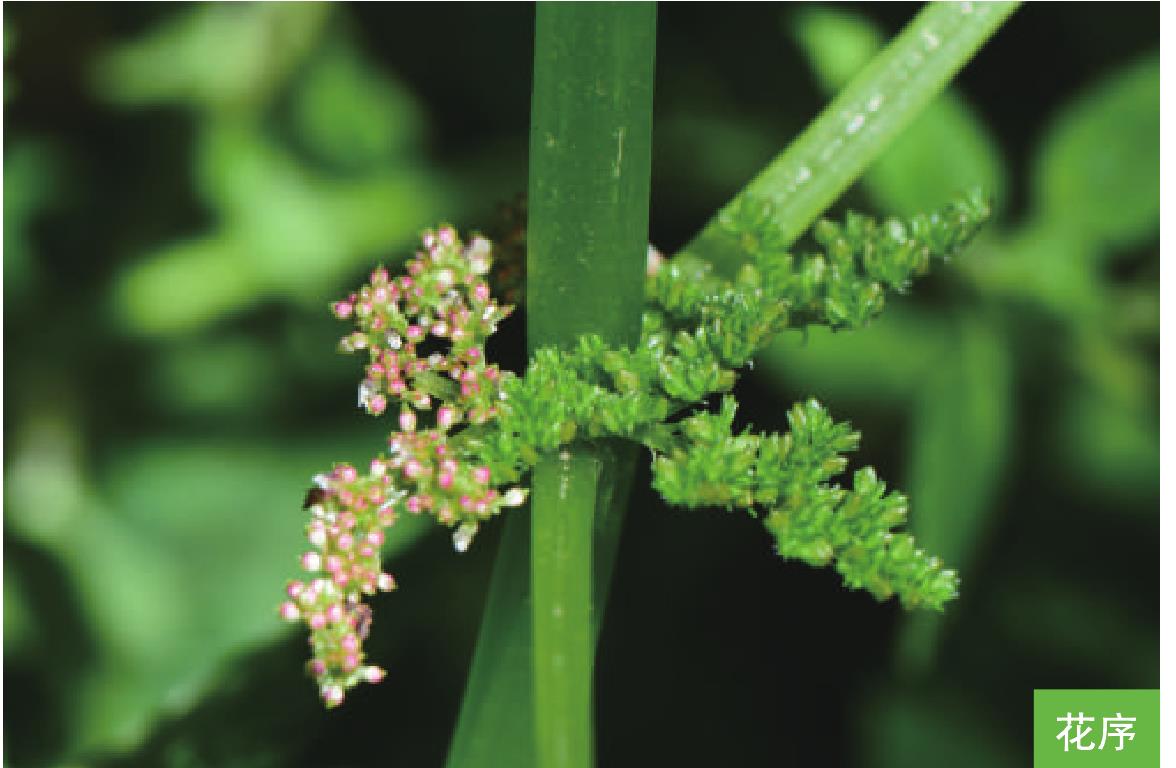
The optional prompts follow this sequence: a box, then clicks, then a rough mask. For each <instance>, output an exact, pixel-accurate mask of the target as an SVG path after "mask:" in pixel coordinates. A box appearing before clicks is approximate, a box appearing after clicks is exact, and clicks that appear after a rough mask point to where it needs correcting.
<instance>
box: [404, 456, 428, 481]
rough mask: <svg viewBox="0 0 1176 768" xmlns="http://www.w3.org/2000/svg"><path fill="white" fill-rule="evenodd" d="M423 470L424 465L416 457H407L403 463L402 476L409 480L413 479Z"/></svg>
mask: <svg viewBox="0 0 1176 768" xmlns="http://www.w3.org/2000/svg"><path fill="white" fill-rule="evenodd" d="M422 472H424V467H423V466H421V463H420V462H419V461H417V460H416V459H409V460H408V462H407V463H405V465H404V476H405V477H407V478H408V479H409V480H415V479H416V478H418V477H420V476H421V473H422Z"/></svg>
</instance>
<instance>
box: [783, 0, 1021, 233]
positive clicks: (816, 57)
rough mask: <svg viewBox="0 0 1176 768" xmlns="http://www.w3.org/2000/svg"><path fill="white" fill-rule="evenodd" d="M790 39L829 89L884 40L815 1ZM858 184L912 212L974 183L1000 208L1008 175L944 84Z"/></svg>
mask: <svg viewBox="0 0 1176 768" xmlns="http://www.w3.org/2000/svg"><path fill="white" fill-rule="evenodd" d="M794 36H795V38H796V40H797V42H798V43H799V44H800V47H801V49H802V50H803V52H804V54H805V55H806V56H807V57H808V59H809V62H810V63H811V64H812V66H813V69H814V70H815V72H816V75H817V79H818V82H819V83H820V84H821V86H822V88H823V89H824V91H825V92H826V93H829V94H833V93H836V92H837V90H838V89H840V88H841V87H842V86H844V85H845V84H846V83H847V82H849V80H850V78H852V77H853V76H854V75H855V74H857V72H858V70H859V69H861V68H862V67H863V66H865V64H866V63H867V62H869V61H870V59H871V58H872V57H873V56H874V54H875V53H877V52H878V50H880V49H881V47H882V44H883V42H884V40H883V37H882V35H881V33H880V32H879V31H878V30H877V28H876V27H874V26H873V25H872V24H871V23H870V22H868V21H866V20H865V19H864V18H862V17H860V16H858V15H856V14H854V13H852V12H848V11H845V10H843V9H836V10H834V9H829V8H821V7H819V6H806V7H805V8H804V10H803V11H801V12H800V13H798V14H797V16H796V18H795V28H794ZM861 184H862V185H863V186H864V187H865V188H866V190H867V191H868V192H869V193H870V195H871V196H872V197H873V198H874V199H875V200H876V201H877V202H878V204H879V205H880V206H881V207H883V208H885V209H886V210H887V212H888V213H893V214H897V215H901V216H911V215H914V214H916V213H920V212H922V211H928V210H934V209H936V208H938V207H939V206H941V205H943V203H944V202H945V201H946V200H950V199H952V198H954V197H957V196H959V194H960V193H961V192H963V191H965V190H967V189H970V188H973V187H977V186H978V187H981V188H983V189H984V190H985V191H986V192H987V193H988V194H989V195H990V196H991V199H992V200H993V201H994V204H995V206H996V207H997V208H998V209H999V208H1000V206H1001V204H1002V201H1003V200H1004V198H1005V187H1006V178H1005V171H1004V161H1003V158H1002V157H1001V154H1000V149H999V147H998V146H997V144H996V141H995V140H994V139H993V137H992V135H991V134H990V133H989V132H988V130H987V129H986V128H985V126H984V123H983V121H982V120H981V119H980V117H979V116H978V115H977V114H976V113H975V112H974V110H973V109H972V108H971V107H970V106H969V105H968V103H967V102H966V101H965V100H964V99H962V98H960V96H959V95H958V92H957V91H956V90H954V89H949V90H948V91H945V92H944V94H943V95H942V96H940V97H939V98H937V99H935V100H934V101H932V102H931V103H930V104H929V105H928V106H927V108H926V109H925V110H924V111H923V113H922V114H921V115H920V116H919V117H918V118H917V119H916V120H915V121H914V122H913V123H911V125H910V127H909V128H907V129H906V130H905V131H904V132H903V133H902V134H901V135H900V136H899V137H898V138H897V139H896V140H895V142H894V144H893V145H892V146H891V148H890V149H888V150H887V151H886V152H885V153H884V154H883V155H882V156H881V157H880V158H878V160H877V162H875V163H874V165H873V166H872V167H871V168H870V169H869V171H867V172H866V174H865V175H864V176H863V177H862V179H861Z"/></svg>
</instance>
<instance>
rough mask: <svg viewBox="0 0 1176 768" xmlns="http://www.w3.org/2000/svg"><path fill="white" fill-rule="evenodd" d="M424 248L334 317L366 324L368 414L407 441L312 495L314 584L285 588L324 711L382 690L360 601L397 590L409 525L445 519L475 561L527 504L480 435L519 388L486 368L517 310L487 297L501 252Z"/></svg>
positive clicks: (475, 247)
mask: <svg viewBox="0 0 1176 768" xmlns="http://www.w3.org/2000/svg"><path fill="white" fill-rule="evenodd" d="M421 244H422V249H421V250H420V251H418V252H417V253H416V255H415V257H414V258H412V259H410V260H409V261H408V262H407V263H406V265H405V271H406V273H405V274H403V275H401V276H399V277H393V276H392V275H390V274H389V272H388V270H387V269H385V268H384V267H379V268H377V269H376V270H374V271H373V272H372V274H371V280H370V282H369V283H368V284H366V285H364V286H363V287H362V288H360V289H359V290H358V291H356V292H355V293H352V294H351V295H349V296H348V297H347V298H346V299H343V300H341V301H338V302H336V303H335V304H334V305H333V308H332V309H333V312H334V314H335V316H336V317H338V318H339V319H341V320H349V321H353V322H354V323H355V325H356V330H354V331H353V332H351V333H348V334H347V335H346V336H344V337H343V339H342V340H341V341H340V349H341V350H342V351H344V352H353V353H354V352H366V353H367V355H368V362H367V365H366V366H365V369H364V378H363V380H362V381H361V382H360V384H359V397H358V401H359V406H360V407H361V408H363V409H364V410H365V411H366V412H367V413H369V414H371V415H373V416H382V415H384V414H386V413H388V412H389V411H394V412H395V413H396V426H397V428H396V429H394V430H393V431H392V432H391V433H390V435H389V437H388V451H387V453H386V454H381V455H380V456H378V457H376V458H375V459H373V460H372V461H371V465H370V467H369V469H368V472H367V474H366V475H363V476H361V475H360V474H359V472H358V471H357V470H356V469H355V467H353V466H351V465H348V464H340V465H338V466H336V467H335V469H334V470H333V471H332V472H331V473H330V474H326V475H319V476H317V477H315V478H314V487H313V488H312V489H311V491H310V492H309V493H308V496H307V503H306V505H305V506H306V508H307V510H308V511H309V513H310V520H309V522H308V523H307V524H306V538H307V541H308V542H309V543H310V544H311V546H312V549H310V550H308V551H307V552H306V553H305V554H304V555H303V556H302V568H303V570H304V571H306V572H307V574H308V576H307V579H306V580H295V581H291V582H289V583H288V584H287V588H286V591H287V596H288V598H289V599H288V600H287V601H286V602H284V603H282V605H281V608H280V613H281V615H282V617H283V618H285V619H286V620H288V621H293V622H298V621H301V622H303V623H305V624H306V626H307V627H308V628H309V630H310V646H311V649H312V654H313V657H312V659H311V661H310V663H309V670H310V673H311V674H312V675H313V677H314V678H315V680H316V682H317V683H318V685H319V690H320V693H321V695H322V697H323V700H324V702H325V703H326V704H327V706H337V705H339V704H340V703H342V701H343V697H344V695H345V693H346V691H347V690H348V689H350V688H352V687H353V686H355V685H358V684H359V683H361V682H370V683H374V682H379V681H380V680H381V679H383V677H384V671H383V670H382V669H381V668H379V667H377V666H374V665H370V664H365V663H364V660H365V655H364V651H363V641H364V640H365V639H366V638H367V635H368V632H369V630H370V627H371V610H370V608H369V607H368V606H367V605H366V604H365V603H364V602H363V600H364V598H365V597H368V596H371V595H374V594H376V593H377V592H380V591H389V590H391V589H393V588H395V580H394V579H393V577H392V576H391V574H388V573H386V572H384V571H383V569H382V565H381V559H380V549H381V547H382V546H383V544H384V539H385V530H386V529H387V528H389V527H391V526H392V525H394V524H395V522H396V520H397V518H398V517H399V515H401V514H405V513H407V514H415V515H419V514H430V515H432V516H434V517H435V518H436V520H437V521H438V522H439V523H441V524H443V525H446V526H448V527H451V528H453V529H454V533H453V544H454V548H455V549H456V550H457V551H459V552H464V551H465V550H466V549H467V548H468V547H469V545H470V543H471V541H472V540H473V537H474V534H475V533H476V532H477V530H478V524H479V522H480V521H482V520H485V519H486V518H488V517H491V516H493V515H496V514H498V513H499V512H500V511H501V510H502V509H503V508H507V507H517V506H519V505H520V504H522V503H523V501H525V499H526V491H524V490H523V489H521V488H517V487H511V488H505V489H504V488H500V486H501V485H503V482H504V479H503V478H499V479H497V480H496V478H495V477H494V476H493V475H492V473H491V469H490V467H489V466H487V465H486V464H485V463H484V462H482V461H480V460H479V457H478V454H477V452H476V450H475V449H476V447H477V446H478V444H479V443H478V440H477V438H476V437H472V436H471V434H472V433H471V431H470V427H481V426H484V425H487V424H489V423H491V422H493V421H494V420H495V419H496V418H497V417H498V415H499V407H500V403H501V401H502V400H503V399H504V398H505V393H504V391H503V383H504V380H505V379H507V378H509V377H510V374H508V373H504V372H502V371H501V370H499V368H498V366H496V365H490V364H487V362H486V359H485V343H486V339H487V338H489V337H490V335H491V334H493V333H494V332H495V330H496V329H497V326H498V323H499V322H501V321H502V320H503V319H504V318H505V317H507V316H508V315H509V314H510V313H511V311H512V310H513V307H511V306H504V305H501V304H499V303H498V302H497V301H495V299H494V298H493V297H492V296H491V295H490V286H489V284H488V283H487V282H486V280H485V275H486V274H487V273H488V272H489V271H490V268H491V264H492V247H491V244H490V242H489V241H488V240H486V239H485V238H482V237H478V236H475V237H474V238H472V239H471V241H470V243H469V244H468V245H467V244H464V243H463V242H462V241H461V239H460V238H458V236H457V233H456V232H455V231H454V229H453V228H452V227H448V226H442V227H439V228H438V229H436V230H429V231H426V232H425V233H424V234H423V235H422V237H421Z"/></svg>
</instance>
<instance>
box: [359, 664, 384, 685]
mask: <svg viewBox="0 0 1176 768" xmlns="http://www.w3.org/2000/svg"><path fill="white" fill-rule="evenodd" d="M385 674H386V673H385V672H384V670H382V669H380V668H379V667H364V668H363V679H364V680H366V681H368V682H369V683H372V684H375V683H378V682H380V681H381V680H383V679H384V675H385Z"/></svg>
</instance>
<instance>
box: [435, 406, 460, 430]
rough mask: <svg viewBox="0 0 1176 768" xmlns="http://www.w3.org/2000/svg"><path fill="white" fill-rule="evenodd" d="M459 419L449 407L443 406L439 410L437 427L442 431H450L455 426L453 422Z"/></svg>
mask: <svg viewBox="0 0 1176 768" xmlns="http://www.w3.org/2000/svg"><path fill="white" fill-rule="evenodd" d="M456 419H457V413H456V412H455V411H454V410H453V409H452V408H450V407H449V406H448V405H443V406H441V407H440V408H438V409H437V426H439V427H441V428H442V429H449V428H450V427H452V426H453V422H454V421H455V420H456Z"/></svg>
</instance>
